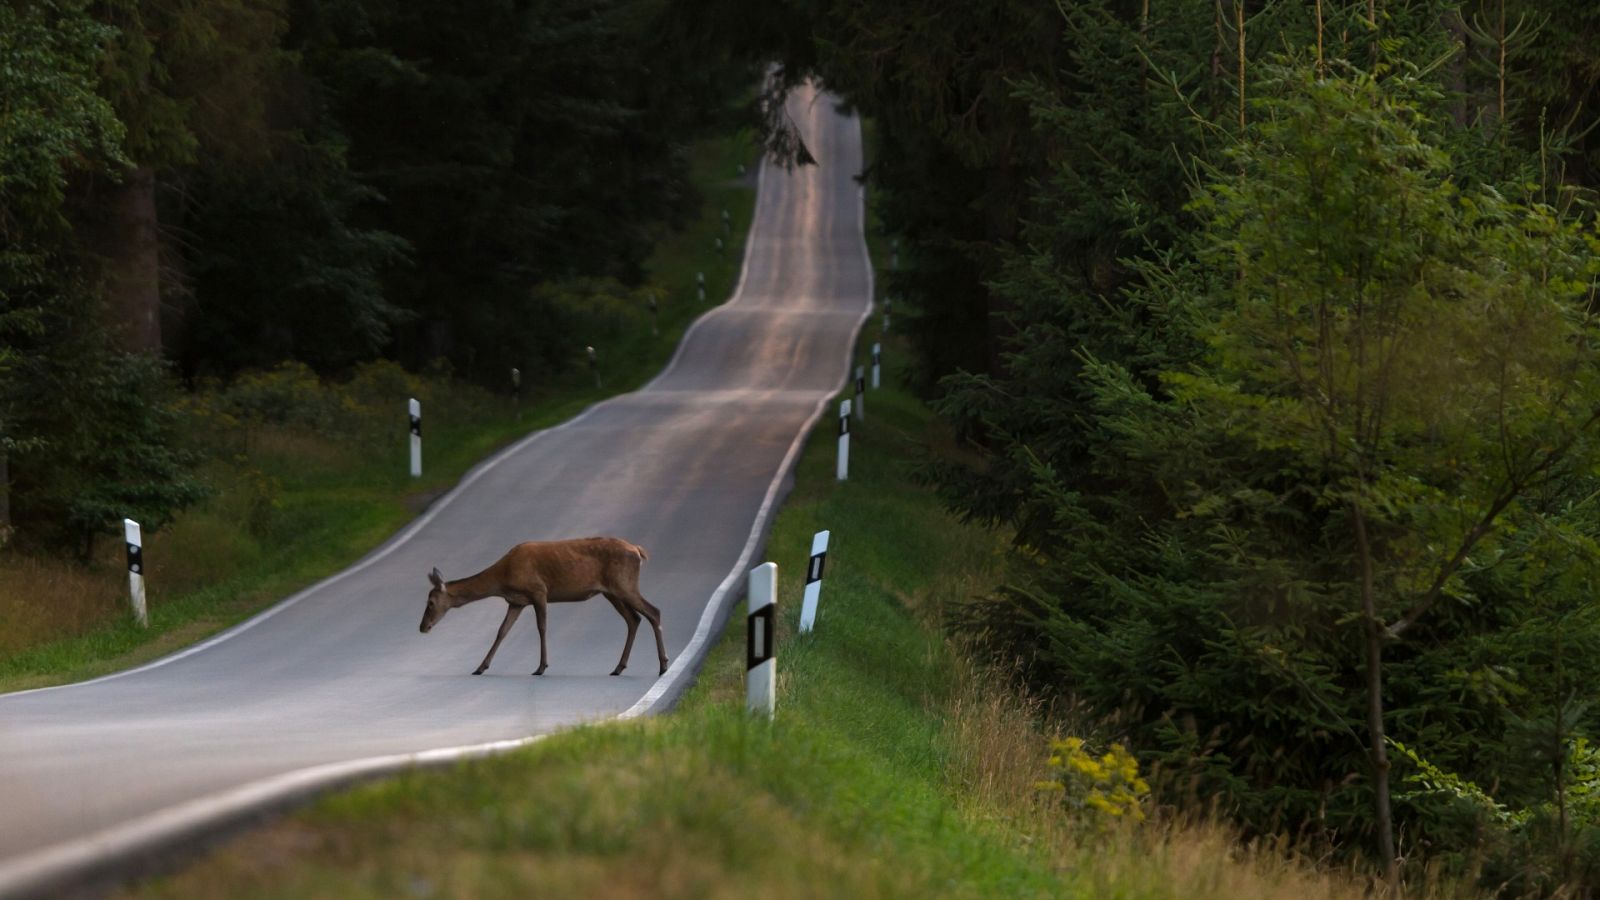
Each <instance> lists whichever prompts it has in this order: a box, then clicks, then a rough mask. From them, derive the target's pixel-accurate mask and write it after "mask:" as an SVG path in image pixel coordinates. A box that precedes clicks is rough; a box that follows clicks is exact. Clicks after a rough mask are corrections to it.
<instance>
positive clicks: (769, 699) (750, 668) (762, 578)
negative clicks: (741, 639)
mask: <svg viewBox="0 0 1600 900" xmlns="http://www.w3.org/2000/svg"><path fill="white" fill-rule="evenodd" d="M749 595H750V615H749V617H748V618H746V619H745V659H744V670H745V674H744V685H745V708H746V709H747V710H749V711H750V712H753V713H763V714H765V715H766V717H767V719H768V720H769V721H770V720H771V719H772V713H773V706H774V704H775V702H776V700H777V694H778V661H777V659H776V658H774V655H773V652H772V643H773V625H774V624H775V623H776V619H777V616H776V612H777V607H776V605H775V604H776V601H777V597H778V564H777V563H762V564H761V565H759V566H756V567H755V568H754V569H751V570H750V582H749Z"/></svg>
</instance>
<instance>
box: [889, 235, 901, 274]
mask: <svg viewBox="0 0 1600 900" xmlns="http://www.w3.org/2000/svg"><path fill="white" fill-rule="evenodd" d="M889 245H890V246H891V247H893V248H894V255H893V256H892V257H891V259H890V263H889V268H891V269H893V270H895V271H897V272H898V271H899V270H900V239H899V238H895V239H894V240H892V241H890V242H889Z"/></svg>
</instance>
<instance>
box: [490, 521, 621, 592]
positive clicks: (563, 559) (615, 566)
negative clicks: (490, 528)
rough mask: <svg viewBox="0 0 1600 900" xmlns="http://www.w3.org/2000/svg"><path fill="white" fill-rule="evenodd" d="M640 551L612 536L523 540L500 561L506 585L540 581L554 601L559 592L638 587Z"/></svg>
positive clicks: (530, 583)
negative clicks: (559, 539) (562, 539)
mask: <svg viewBox="0 0 1600 900" xmlns="http://www.w3.org/2000/svg"><path fill="white" fill-rule="evenodd" d="M643 555H644V554H643V551H642V550H640V549H639V548H638V547H637V546H635V545H634V544H631V543H629V542H628V541H624V540H622V539H621V538H614V537H591V538H576V539H573V540H565V541H526V542H524V543H521V544H518V545H516V546H515V547H512V548H511V550H510V551H509V552H508V553H506V555H505V558H504V559H502V560H501V564H502V565H503V566H504V567H505V580H506V582H507V584H508V585H509V586H512V587H520V588H527V587H530V586H532V585H534V584H536V583H543V585H544V587H545V590H546V591H548V592H549V594H550V599H551V600H552V601H554V600H556V599H557V597H558V596H560V595H572V594H582V595H583V596H584V597H587V596H589V595H591V594H593V593H594V592H596V591H615V590H619V589H620V590H623V591H636V590H638V586H639V565H640V563H641V562H643ZM560 599H563V600H564V599H568V597H567V596H560ZM572 599H583V598H582V597H574V598H572Z"/></svg>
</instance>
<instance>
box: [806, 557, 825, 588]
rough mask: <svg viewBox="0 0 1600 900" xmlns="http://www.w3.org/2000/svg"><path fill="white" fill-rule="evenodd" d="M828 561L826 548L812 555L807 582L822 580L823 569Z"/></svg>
mask: <svg viewBox="0 0 1600 900" xmlns="http://www.w3.org/2000/svg"><path fill="white" fill-rule="evenodd" d="M827 562H828V551H826V550H824V551H822V552H821V553H818V554H816V555H815V556H813V557H811V567H810V568H809V569H807V570H806V584H811V583H812V582H816V581H821V580H822V569H823V567H824V566H825V565H827Z"/></svg>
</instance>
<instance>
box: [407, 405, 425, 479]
mask: <svg viewBox="0 0 1600 900" xmlns="http://www.w3.org/2000/svg"><path fill="white" fill-rule="evenodd" d="M408 406H409V408H410V411H411V477H412V478H421V477H422V404H421V403H418V402H417V398H415V397H412V398H411V403H410V404H408Z"/></svg>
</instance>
